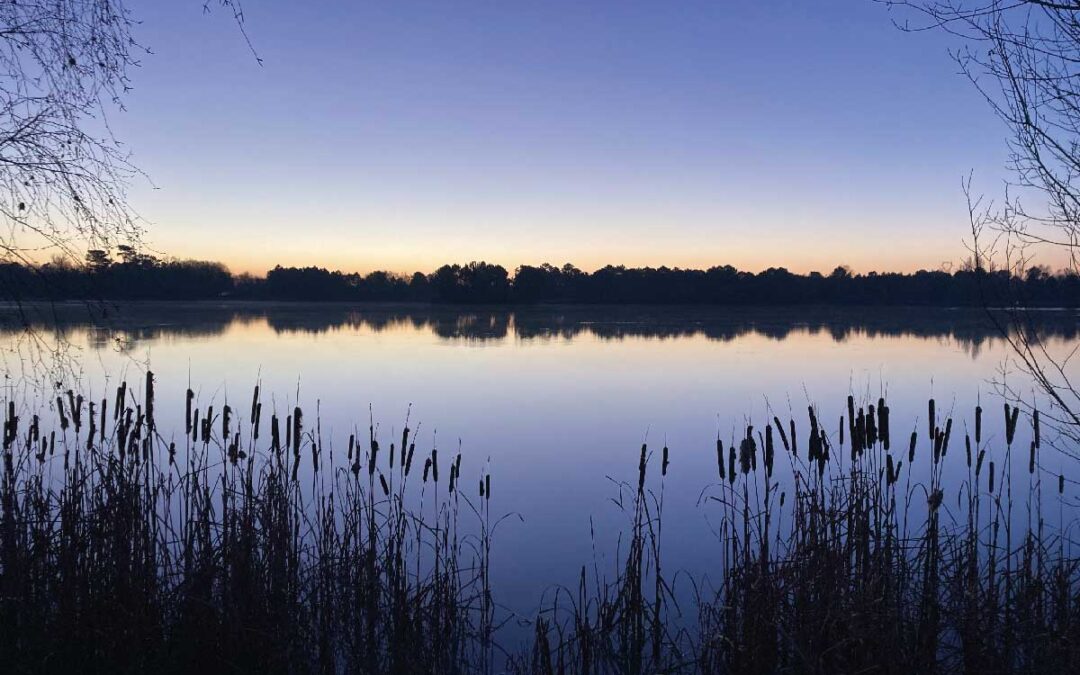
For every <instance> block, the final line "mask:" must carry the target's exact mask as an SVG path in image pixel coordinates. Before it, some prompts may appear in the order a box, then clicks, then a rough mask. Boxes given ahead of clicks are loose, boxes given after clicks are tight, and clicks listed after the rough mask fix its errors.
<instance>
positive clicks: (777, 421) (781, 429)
mask: <svg viewBox="0 0 1080 675" xmlns="http://www.w3.org/2000/svg"><path fill="white" fill-rule="evenodd" d="M772 421H773V424H775V425H776V433H778V434H780V442H781V443H783V444H784V452H791V445H790V444H789V443H788V438H787V434H785V433H784V425H783V424H780V418H779V417H776V416H775V415H774V416H773V418H772Z"/></svg>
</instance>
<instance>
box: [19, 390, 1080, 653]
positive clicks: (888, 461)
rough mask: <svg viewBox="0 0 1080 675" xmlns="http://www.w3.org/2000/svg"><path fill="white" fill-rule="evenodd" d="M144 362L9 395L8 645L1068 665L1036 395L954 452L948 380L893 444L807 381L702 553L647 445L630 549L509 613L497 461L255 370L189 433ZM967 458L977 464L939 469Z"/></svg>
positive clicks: (775, 424) (729, 458)
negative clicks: (79, 386)
mask: <svg viewBox="0 0 1080 675" xmlns="http://www.w3.org/2000/svg"><path fill="white" fill-rule="evenodd" d="M155 388H156V383H155V381H154V378H153V376H152V375H148V376H147V379H146V381H145V384H144V385H143V387H142V392H141V395H137V394H136V392H135V388H129V387H128V385H127V384H126V383H121V385H120V386H119V387H118V388H117V390H116V393H115V397H113V400H112V402H111V403H112V410H111V412H112V414H111V415H108V414H107V410H108V406H107V401H108V399H102V400H101V401H100V402H94V401H92V400H91V399H90V398H89V397H83V396H80V395H79V394H77V393H76V392H64V393H63V394H61V395H60V396H58V397H57V398H56V400H55V402H54V404H55V405H54V407H53V408H52V410H51V411H50V412H48V413H46V412H45V411H40V410H28V409H25V410H24V409H22V408H20V406H19V405H18V404H17V403H16V402H14V401H9V402H7V405H5V406H3V408H2V410H4V411H5V412H4V415H5V419H4V433H3V473H2V477H0V649H2V650H3V651H2V652H0V653H2V654H3V655H4V664H5V671H7V672H58V673H59V672H65V673H66V672H150V671H152V672H165V673H169V672H193V671H203V672H290V673H293V672H295V673H308V672H320V673H339V672H340V673H352V672H356V673H387V674H411V673H440V674H441V673H494V672H514V673H521V674H526V673H527V674H530V675H532V674H535V675H555V674H556V673H585V674H595V675H599V674H604V673H613V674H614V673H619V674H628V675H644V674H646V673H773V672H798V673H856V672H884V673H908V672H931V673H932V672H940V673H953V672H957V673H959V672H970V673H985V672H1010V673H1012V672H1016V673H1021V672H1040V673H1072V672H1080V557H1078V556H1077V555H1076V554H1075V553H1074V552H1073V550H1072V548H1071V545H1070V541H1069V538H1068V532H1069V531H1070V530H1071V528H1072V527H1073V525H1074V524H1075V517H1073V516H1072V515H1071V514H1072V510H1073V509H1074V508H1075V506H1074V504H1075V501H1072V500H1074V499H1075V496H1073V495H1070V494H1069V492H1070V490H1071V486H1072V485H1073V483H1071V482H1069V481H1068V480H1067V479H1066V476H1065V475H1063V474H1061V473H1058V472H1054V473H1050V472H1048V471H1047V469H1046V468H1045V467H1044V466H1043V457H1042V453H1043V452H1045V448H1046V447H1048V446H1050V445H1052V443H1051V441H1050V440H1048V439H1044V438H1043V436H1045V435H1047V433H1048V432H1047V429H1046V428H1044V426H1045V425H1043V424H1042V422H1041V421H1040V420H1039V417H1038V414H1037V413H1035V412H1034V411H1033V412H1032V414H1031V415H1030V416H1028V415H1027V414H1026V413H1025V420H1027V419H1030V427H1031V429H1030V431H1031V438H1030V442H1028V439H1027V437H1026V433H1027V432H1026V431H1023V432H1022V431H1020V430H1018V426H1019V424H1020V417H1019V416H1020V412H1019V410H1018V408H1016V407H1011V406H1010V407H1007V408H1006V409H1005V415H1004V420H1003V424H1002V425H1001V427H1000V428H1001V431H1002V432H1003V433H1000V434H995V433H993V432H992V430H991V427H992V426H993V425H994V423H993V421H992V420H991V419H990V417H989V416H988V417H987V419H986V420H984V419H983V415H982V412H983V411H982V408H981V407H978V408H976V409H975V414H974V437H972V436H971V434H970V433H968V432H967V431H965V432H964V445H965V452H964V453H953V455H951V456H950V455H949V452H948V450H949V445H950V437H951V433H952V430H953V427H954V426H955V425H954V420H953V419H952V417H951V413H943V411H941V410H940V409H935V408H936V406H935V404H934V402H933V401H931V402H930V403H929V404H928V412H929V413H930V419H929V420H928V422H927V426H926V429H927V431H926V433H925V434H922V433H919V431H918V429H915V430H912V431H911V434H910V440H909V443H908V444H907V446H906V448H905V447H904V444H903V443H900V444H896V445H894V444H892V442H891V436H892V434H893V431H894V429H892V428H891V426H892V425H893V422H894V420H893V418H892V415H891V412H890V409H889V406H888V404H887V402H886V401H885V400H884V399H878V400H877V401H874V402H873V403H868V404H865V405H858V402H856V401H855V400H854V397H851V398H849V399H848V401H847V402H846V403H847V405H846V408H847V410H846V413H847V414H846V415H845V416H843V417H840V423H839V425H838V427H837V428H836V433H835V435H832V434H830V433H829V432H827V431H826V429H825V428H824V426H823V425H822V424H820V423H819V420H821V419H836V417H828V418H825V417H822V416H821V415H820V414H819V411H818V409H817V408H816V407H814V406H811V407H809V408H808V409H807V410H806V415H805V417H803V418H802V419H801V420H800V422H799V423H798V424H797V422H796V420H795V419H794V417H793V416H788V415H785V417H789V419H786V420H782V419H781V418H780V416H779V415H775V414H773V413H772V412H770V413H769V416H768V417H766V418H764V419H763V420H761V423H762V424H763V426H755V425H754V424H752V423H751V422H750V421H747V422H746V424H745V425H743V426H741V427H740V430H739V431H738V433H737V435H736V434H732V436H733V437H732V438H730V439H729V440H727V441H725V440H724V439H723V438H721V437H720V435H718V436H717V440H716V447H715V452H716V470H717V476H716V482H715V483H713V484H711V485H708V486H706V489H705V490H704V491H703V492H702V497H701V500H700V504H699V505H700V509H701V510H702V511H703V512H705V513H706V514H707V515H709V517H710V518H711V519H712V521H713V522H714V523H717V527H716V534H717V537H716V541H715V543H713V544H712V545H713V546H715V548H716V554H717V556H716V557H717V559H718V560H719V561H720V562H719V563H718V566H717V567H716V568H715V569H713V570H711V571H710V572H709V575H708V578H707V579H692V580H688V578H687V577H686V575H680V574H679V573H678V572H676V571H673V570H671V569H670V565H669V564H667V563H666V562H665V557H664V552H665V530H664V504H665V492H666V491H668V490H670V487H667V486H666V483H667V482H668V481H670V480H672V476H673V475H674V474H677V473H678V471H679V466H680V464H681V462H682V458H683V457H684V455H683V454H681V452H680V450H679V449H678V448H668V447H667V446H666V445H664V446H661V447H660V449H659V450H656V449H653V448H651V447H650V446H649V445H648V444H643V445H642V446H641V448H640V450H639V452H637V453H636V454H637V457H636V459H637V460H638V462H637V473H636V475H635V476H633V478H631V479H630V480H628V481H625V482H617V483H616V495H615V497H614V502H615V503H616V504H617V506H618V508H620V509H621V510H622V512H623V513H624V514H625V516H626V520H625V523H626V531H625V532H624V533H622V534H623V536H622V537H621V538H620V541H621V542H623V545H620V547H619V550H618V554H617V556H616V558H617V564H616V566H615V568H614V569H613V570H611V571H610V572H602V571H601V570H600V569H599V567H598V566H595V565H594V567H593V569H592V570H591V571H590V569H589V567H588V566H582V567H581V569H580V575H579V580H578V583H577V586H576V587H574V588H559V589H557V590H556V592H555V593H553V594H550V595H547V596H546V598H547V599H546V600H544V601H542V602H541V603H540V606H539V612H538V615H537V616H536V618H535V620H533V621H532V622H531V625H529V627H528V630H527V631H526V632H525V633H521V632H517V633H515V632H513V631H510V630H508V629H507V628H506V625H507V624H508V623H509V622H508V619H509V618H510V617H508V616H507V615H505V613H504V612H503V611H502V610H500V609H499V605H498V603H497V601H496V593H497V589H496V588H493V587H492V581H491V579H492V577H491V570H492V549H493V535H494V532H495V530H496V528H497V526H498V524H499V522H500V518H499V517H498V516H497V515H495V514H494V513H493V500H494V498H493V493H492V487H493V486H492V483H493V481H492V476H491V472H490V470H489V468H488V467H486V466H485V467H477V469H476V470H475V472H474V473H471V474H468V473H467V472H471V471H474V470H473V469H472V468H470V465H469V463H468V462H467V461H465V460H463V453H462V452H461V450H460V448H459V449H458V450H457V452H456V454H453V455H450V456H449V457H450V460H449V461H447V455H446V454H445V451H444V453H443V460H442V463H441V467H442V469H443V471H444V473H445V474H446V475H447V476H448V480H447V481H443V482H440V481H439V472H440V458H439V450H438V449H437V448H435V447H431V449H430V450H427V449H424V448H423V445H422V443H421V442H420V440H419V439H420V438H421V437H420V435H419V433H420V432H419V425H417V426H416V428H414V427H412V426H410V422H409V420H408V418H406V421H405V424H404V425H403V427H402V430H401V432H400V435H398V434H396V433H394V432H390V433H389V434H384V433H381V432H380V430H379V427H378V425H377V424H376V423H375V421H374V419H373V416H372V415H370V414H369V419H368V420H367V427H368V429H367V431H368V434H367V435H368V438H367V439H366V444H365V442H364V440H363V434H362V431H359V430H358V428H354V429H353V430H352V433H350V434H349V436H348V442H347V444H346V446H345V448H344V450H345V452H344V453H342V452H341V451H340V450H339V451H338V454H335V448H334V444H333V442H332V441H333V439H324V438H323V434H322V425H321V423H320V420H319V415H318V411H317V410H315V411H313V412H312V414H311V415H308V414H307V413H306V412H305V411H304V410H303V409H302V408H301V407H300V406H299V405H290V409H287V410H286V413H287V414H285V415H284V416H282V415H279V411H278V410H276V409H275V408H274V406H273V404H271V410H270V412H269V425H270V434H269V439H265V435H264V434H261V432H260V425H261V422H262V420H263V415H262V405H263V401H262V395H263V394H262V392H261V388H260V387H258V386H256V387H255V388H254V390H253V394H252V401H251V406H250V408H246V406H233V405H230V404H229V402H227V401H225V402H221V403H219V404H218V405H200V402H199V401H198V397H197V396H196V395H195V394H194V392H193V390H191V389H188V390H187V392H186V395H185V397H184V398H185V402H184V411H183V412H184V416H185V417H184V419H185V422H184V425H183V426H182V427H179V428H178V431H177V433H181V432H180V429H182V436H180V437H176V438H174V437H171V436H168V434H171V431H170V430H169V429H168V427H167V425H164V428H163V423H162V420H163V417H162V410H160V409H158V407H157V406H156V402H155V393H154V392H155ZM215 410H217V411H218V412H215ZM247 410H250V413H249V414H247V419H244V418H243V417H244V415H245V414H246V411H247ZM939 416H940V417H939ZM282 424H284V427H285V429H284V430H285V437H284V438H282V435H281V425H282ZM957 424H961V425H962V424H963V422H962V421H961V420H957ZM799 426H802V429H801V430H799V429H798V428H797V427H799ZM957 428H958V429H965V430H966V429H968V427H966V426H958V427H957ZM902 433H907V430H904V431H903V432H902ZM958 433H959V432H958ZM777 436H778V437H779V443H777V442H776V437H777ZM902 437H903V436H901V438H902ZM1021 437H1023V440H1020V441H1018V439H1020V438H1021ZM260 438H263V439H264V440H260ZM800 439H804V440H802V441H801V442H802V443H803V447H804V448H805V450H806V451H805V452H800V449H799V445H798V443H799V442H800ZM387 440H388V442H389V445H388V447H387V448H383V447H381V445H380V441H383V442H387ZM1044 441H1046V442H1045V443H1044ZM1017 442H1021V443H1023V444H1024V446H1026V447H1025V449H1026V450H1027V451H1028V452H1027V457H1026V458H1025V459H1027V469H1028V471H1027V472H1024V471H1023V465H1020V472H1019V473H1018V474H1017V476H1018V477H1017V478H1016V479H1015V480H1016V485H1014V475H1013V472H1012V470H1011V462H1012V446H1013V445H1014V444H1015V443H1017ZM418 445H420V446H421V450H420V455H419V456H416V454H415V453H416V451H417V446H418ZM898 446H899V447H898ZM709 452H711V451H709ZM759 455H760V460H761V461H759ZM421 459H422V460H423V468H422V470H421V469H420V465H419V464H415V465H414V462H419V461H420V460H421ZM1019 461H1023V460H1022V459H1021V460H1019ZM710 462H711V459H710ZM950 463H952V464H951V465H955V467H956V468H957V470H959V471H961V472H962V475H963V477H961V478H959V479H956V478H955V477H956V475H957V474H956V473H955V472H952V473H949V474H948V475H949V476H950V478H949V479H948V480H946V478H945V476H946V470H945V467H946V465H950ZM951 465H950V466H951ZM414 466H415V467H416V470H415V471H414V470H413V469H414ZM631 466H632V465H631ZM916 466H917V467H919V468H918V469H916V468H914V467H916ZM984 473H985V474H987V475H986V477H985V478H983V475H982V474H984ZM1044 474H1045V475H1048V476H1049V480H1051V481H1052V482H1051V484H1050V485H1051V487H1050V489H1048V490H1047V493H1048V495H1047V496H1046V497H1045V498H1044V495H1043V490H1042V478H1043V476H1044ZM468 475H471V476H473V477H472V478H468V477H467V476H468ZM1024 481H1026V482H1027V486H1026V498H1025V497H1023V496H1019V497H1017V498H1016V499H1015V501H1014V496H1013V494H1014V493H1013V490H1014V488H1015V489H1016V490H1017V491H1018V492H1017V494H1018V495H1023V494H1024V486H1023V482H1024ZM1055 484H1056V488H1057V489H1056V490H1055V489H1053V488H1054V487H1055ZM669 497H670V495H669ZM1049 504H1056V505H1057V506H1058V508H1059V511H1060V513H1059V515H1058V518H1057V521H1056V522H1057V523H1058V524H1057V525H1055V526H1053V527H1051V526H1049V525H1047V519H1046V518H1045V517H1044V513H1043V511H1044V508H1045V507H1046V505H1049ZM1014 511H1015V513H1014ZM1025 516H1026V518H1025ZM668 536H670V535H668ZM680 579H681V581H679V580H680ZM680 584H682V586H680ZM686 584H690V585H691V592H690V593H689V594H687V593H686V592H685V591H686V589H685V585H686ZM687 595H689V596H690V597H692V599H693V602H692V603H690V604H687V603H686V602H685V598H686V597H687ZM519 618H520V617H519ZM515 623H518V622H515Z"/></svg>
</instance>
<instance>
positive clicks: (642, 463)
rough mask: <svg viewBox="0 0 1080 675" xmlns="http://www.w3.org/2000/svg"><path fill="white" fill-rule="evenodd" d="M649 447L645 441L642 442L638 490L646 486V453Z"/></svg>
mask: <svg viewBox="0 0 1080 675" xmlns="http://www.w3.org/2000/svg"><path fill="white" fill-rule="evenodd" d="M646 452H647V448H646V446H645V444H644V443H642V444H641V459H639V460H638V492H640V491H641V490H642V489H643V488H644V487H645V453H646Z"/></svg>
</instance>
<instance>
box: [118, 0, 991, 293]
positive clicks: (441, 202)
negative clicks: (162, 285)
mask: <svg viewBox="0 0 1080 675" xmlns="http://www.w3.org/2000/svg"><path fill="white" fill-rule="evenodd" d="M130 6H131V8H132V11H133V12H134V14H135V16H136V17H137V18H138V19H139V20H140V21H142V23H141V25H139V26H137V27H136V30H137V35H138V37H139V39H140V41H141V42H142V43H143V44H145V45H146V46H148V47H149V48H150V49H152V51H153V53H152V54H150V55H147V56H146V57H144V58H143V59H142V65H141V66H140V67H139V68H138V69H137V70H136V71H135V72H134V73H133V86H134V88H133V90H132V91H131V93H130V95H129V97H128V99H127V100H126V109H125V110H124V111H122V112H118V113H114V114H113V118H112V120H111V121H112V125H113V128H114V129H115V130H116V132H117V134H118V135H119V136H120V138H121V139H122V140H123V141H124V143H125V144H126V146H127V148H128V149H129V150H130V151H131V152H132V153H133V159H134V161H135V163H136V164H137V165H138V166H139V167H140V168H141V169H143V170H144V171H145V172H146V173H147V176H148V177H149V179H137V180H136V181H135V183H134V185H133V186H132V189H131V193H130V196H131V200H132V203H133V205H134V207H135V208H136V209H137V210H138V212H139V213H140V214H141V215H142V216H143V217H144V218H145V219H146V221H147V223H148V228H149V237H148V242H149V245H150V246H151V248H152V249H153V250H156V251H158V252H160V253H162V254H164V255H168V256H176V257H182V258H186V257H191V258H202V259H213V260H220V261H222V262H224V263H226V264H227V265H228V266H229V267H230V268H231V269H232V270H233V271H235V272H251V273H256V274H261V273H263V272H265V270H266V269H268V268H270V267H272V266H273V265H275V264H282V265H319V266H323V267H328V268H331V269H342V270H345V271H360V272H367V271H371V270H374V269H385V270H390V271H396V272H412V271H415V270H421V271H431V270H433V269H435V268H436V267H437V266H438V265H440V264H442V263H445V262H467V261H469V260H486V261H488V262H494V263H499V264H502V265H504V266H506V267H507V268H508V269H511V270H512V269H513V268H515V267H516V266H518V265H520V264H539V263H542V262H550V263H552V264H557V265H561V264H562V263H565V262H572V263H574V264H576V265H577V266H578V267H581V268H583V269H587V270H591V269H595V268H597V267H600V266H602V265H605V264H609V263H610V264H626V265H631V266H639V265H651V266H660V265H668V266H680V267H709V266H712V265H721V264H731V265H735V266H736V267H739V268H740V269H747V270H760V269H764V268H767V267H772V266H784V267H787V268H788V269H790V270H792V271H798V272H806V271H811V270H821V271H824V272H828V271H830V270H831V269H833V268H834V267H835V266H837V265H839V264H846V265H850V266H851V267H852V268H854V269H855V270H856V271H863V272H865V271H870V270H882V271H883V270H898V271H910V270H914V269H919V268H927V269H937V268H941V267H942V266H943V265H948V264H956V263H958V262H959V261H960V260H961V259H962V258H963V257H964V256H965V255H966V251H965V249H964V245H963V237H964V235H965V233H966V223H967V212H966V208H965V199H964V194H963V192H962V190H961V181H962V179H963V178H964V177H965V176H967V175H968V174H969V173H972V172H973V174H974V181H975V186H976V188H977V189H980V190H983V191H986V192H989V193H994V192H996V191H999V190H1000V186H1001V181H1002V180H1003V179H1004V177H1005V175H1006V174H1005V173H1004V170H1003V166H1004V164H1005V161H1006V158H1007V157H1006V152H1007V149H1006V146H1005V138H1006V135H1005V134H1006V130H1005V128H1004V126H1003V125H1002V124H1001V123H1000V122H999V121H998V120H997V119H996V118H995V117H994V116H993V114H992V113H991V112H990V110H989V109H988V108H987V106H986V104H985V102H984V101H982V99H981V98H980V97H979V95H978V93H977V92H976V91H975V90H974V89H973V87H972V86H971V84H970V83H969V82H967V80H965V79H964V78H963V77H962V76H961V75H959V74H958V72H957V71H958V68H957V66H956V64H955V63H954V62H953V61H952V60H951V58H950V56H949V54H948V48H949V46H950V43H949V42H948V40H947V38H946V36H943V35H939V34H933V33H915V34H912V33H904V32H902V31H900V30H898V29H897V28H896V27H895V26H894V25H893V19H894V18H902V16H898V15H896V14H895V13H890V12H889V11H888V10H887V8H886V7H885V6H883V5H881V4H878V3H875V2H873V1H872V0H843V1H841V0H826V1H821V2H814V3H807V2H787V1H780V0H776V1H762V2H722V1H720V0H709V1H700V2H699V1H685V2H683V1H680V2H659V1H644V0H618V1H613V2H607V1H597V0H590V1H589V2H580V0H579V1H576V2H564V1H562V0H545V1H544V2H535V1H531V2H525V1H518V0H484V1H479V0H454V1H453V2H447V1H445V0H442V1H432V2H419V1H414V0H395V1H394V2H345V1H334V2H331V1H329V0H311V1H310V2H306V1H305V2H301V1H298V0H262V1H260V2H252V1H250V0H249V2H248V3H247V5H246V6H245V11H246V24H245V25H246V31H247V34H248V35H249V36H250V39H251V43H252V44H253V46H254V49H255V50H256V51H257V52H258V55H259V57H261V59H262V65H259V63H258V62H257V61H256V59H255V57H254V56H253V55H252V53H251V51H250V50H249V48H248V45H247V43H246V42H245V40H244V38H243V36H242V35H241V34H240V33H239V31H238V30H237V28H236V26H235V24H233V23H232V22H231V21H230V19H229V16H228V15H227V14H226V13H224V12H222V11H221V10H217V11H214V12H211V13H210V14H209V15H206V14H204V12H203V11H202V2H201V0H186V1H184V2H160V0H132V1H131V2H130Z"/></svg>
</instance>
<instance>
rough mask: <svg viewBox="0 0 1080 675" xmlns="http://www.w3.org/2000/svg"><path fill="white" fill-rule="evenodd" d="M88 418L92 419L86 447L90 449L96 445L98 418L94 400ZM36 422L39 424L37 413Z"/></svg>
mask: <svg viewBox="0 0 1080 675" xmlns="http://www.w3.org/2000/svg"><path fill="white" fill-rule="evenodd" d="M87 418H88V419H89V420H90V430H89V431H88V432H87V434H86V449H87V450H90V449H91V448H93V447H94V434H96V433H97V419H96V417H95V416H94V402H93V401H91V402H90V410H89V413H88V414H87ZM34 424H35V425H37V415H34Z"/></svg>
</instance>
